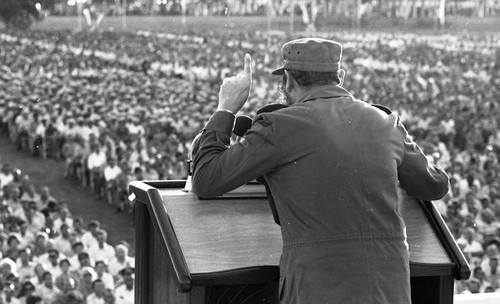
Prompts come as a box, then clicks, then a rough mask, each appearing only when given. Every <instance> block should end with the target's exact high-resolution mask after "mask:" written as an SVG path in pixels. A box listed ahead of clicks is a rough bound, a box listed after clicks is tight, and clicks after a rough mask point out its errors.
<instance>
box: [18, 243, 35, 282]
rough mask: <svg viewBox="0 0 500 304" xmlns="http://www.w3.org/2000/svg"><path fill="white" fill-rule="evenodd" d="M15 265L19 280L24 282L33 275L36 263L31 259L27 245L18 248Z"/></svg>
mask: <svg viewBox="0 0 500 304" xmlns="http://www.w3.org/2000/svg"><path fill="white" fill-rule="evenodd" d="M16 266H17V274H18V275H19V281H21V282H24V281H26V280H29V279H31V278H33V277H35V266H36V263H35V262H33V261H32V260H31V249H30V248H29V247H27V248H23V249H21V250H19V257H18V258H17V260H16Z"/></svg>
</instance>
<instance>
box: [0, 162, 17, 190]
mask: <svg viewBox="0 0 500 304" xmlns="http://www.w3.org/2000/svg"><path fill="white" fill-rule="evenodd" d="M13 172H14V169H13V168H12V166H11V165H9V164H4V165H3V166H2V170H1V171H0V187H2V188H3V187H5V186H7V185H8V184H10V183H11V182H13V181H14V178H15V177H14V173H13Z"/></svg>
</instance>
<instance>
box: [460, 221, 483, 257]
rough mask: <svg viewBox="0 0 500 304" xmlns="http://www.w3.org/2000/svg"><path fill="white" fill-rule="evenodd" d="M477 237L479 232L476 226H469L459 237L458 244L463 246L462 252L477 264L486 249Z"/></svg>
mask: <svg viewBox="0 0 500 304" xmlns="http://www.w3.org/2000/svg"><path fill="white" fill-rule="evenodd" d="M476 237H477V233H476V231H475V230H474V228H472V227H467V228H465V230H464V232H463V234H462V236H460V238H459V239H457V244H459V245H460V246H461V247H463V249H462V252H463V253H464V254H465V255H466V257H467V258H468V260H469V262H470V263H471V264H473V265H476V266H477V264H478V263H479V261H480V257H482V255H483V253H484V249H483V246H482V245H481V243H480V242H478V241H477V240H476Z"/></svg>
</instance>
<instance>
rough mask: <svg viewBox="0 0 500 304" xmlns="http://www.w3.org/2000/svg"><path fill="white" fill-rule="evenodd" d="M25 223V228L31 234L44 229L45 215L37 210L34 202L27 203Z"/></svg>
mask: <svg viewBox="0 0 500 304" xmlns="http://www.w3.org/2000/svg"><path fill="white" fill-rule="evenodd" d="M25 214H26V222H27V224H28V227H27V228H26V229H27V230H28V231H30V232H31V233H33V234H35V237H36V233H38V232H39V231H41V230H42V229H43V228H44V227H45V223H46V219H45V215H44V214H43V213H42V212H40V210H38V207H37V204H36V203H35V201H30V202H28V206H27V208H26V209H25Z"/></svg>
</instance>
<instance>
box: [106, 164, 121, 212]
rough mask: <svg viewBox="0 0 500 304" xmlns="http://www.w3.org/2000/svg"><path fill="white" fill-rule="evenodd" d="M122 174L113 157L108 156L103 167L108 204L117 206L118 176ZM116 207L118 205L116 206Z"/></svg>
mask: <svg viewBox="0 0 500 304" xmlns="http://www.w3.org/2000/svg"><path fill="white" fill-rule="evenodd" d="M120 174H122V169H121V167H120V166H118V164H117V163H116V159H115V158H112V157H110V158H108V162H107V164H106V166H105V167H104V180H105V182H106V198H107V201H108V204H110V205H114V206H116V207H117V206H118V202H117V189H118V184H117V181H118V179H117V178H118V176H119V175H120ZM117 208H118V207H117Z"/></svg>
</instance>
